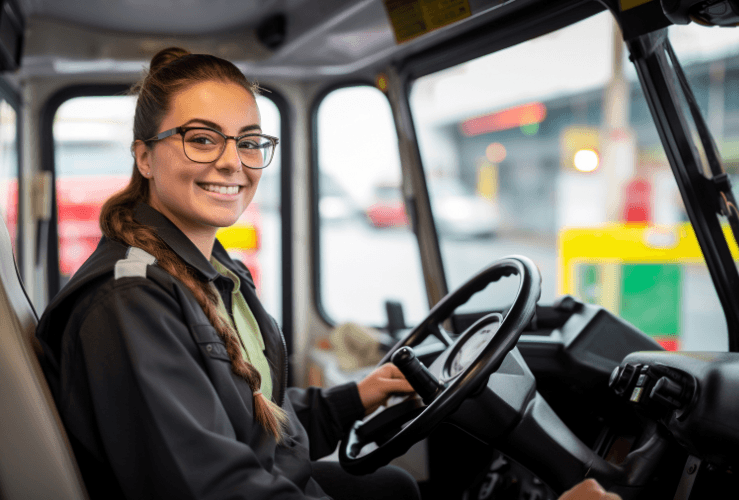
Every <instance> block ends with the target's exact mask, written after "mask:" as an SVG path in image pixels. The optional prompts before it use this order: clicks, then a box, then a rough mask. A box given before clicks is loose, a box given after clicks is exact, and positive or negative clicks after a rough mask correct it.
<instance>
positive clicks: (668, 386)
mask: <svg viewBox="0 0 739 500" xmlns="http://www.w3.org/2000/svg"><path fill="white" fill-rule="evenodd" d="M685 392H686V391H685V389H684V388H683V386H682V385H680V384H678V383H677V382H675V381H674V380H672V379H669V378H667V377H662V378H660V379H659V380H658V381H657V383H656V384H654V387H653V388H652V392H651V393H650V394H649V397H650V398H652V399H653V400H655V401H657V402H660V403H662V404H664V405H665V406H669V407H671V408H682V407H683V406H684V405H685V403H686V394H685ZM688 399H689V398H688Z"/></svg>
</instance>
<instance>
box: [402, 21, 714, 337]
mask: <svg viewBox="0 0 739 500" xmlns="http://www.w3.org/2000/svg"><path fill="white" fill-rule="evenodd" d="M613 29H614V27H613V22H612V19H611V17H610V15H609V14H608V13H602V14H599V15H597V16H594V17H592V18H589V19H587V20H584V21H582V22H580V23H578V24H575V25H573V26H570V27H567V28H565V29H562V30H560V31H557V32H554V33H551V34H549V35H545V36H542V37H540V38H537V39H535V40H532V41H530V42H527V43H525V44H522V45H519V46H516V47H512V48H510V49H507V50H503V51H501V52H498V53H495V54H491V55H488V56H485V57H481V58H479V59H476V60H473V61H470V62H468V63H465V64H461V65H459V66H456V67H453V68H450V69H448V70H445V71H441V72H438V73H436V74H432V75H428V76H426V77H423V78H420V79H419V80H417V81H416V82H415V83H414V84H413V87H412V91H411V107H412V110H413V114H414V123H415V124H416V127H417V132H418V135H419V144H420V148H421V155H422V158H423V162H424V167H425V169H426V172H427V174H428V176H429V188H430V189H429V194H430V196H431V206H432V210H433V211H434V218H435V221H436V225H437V230H438V233H439V236H440V244H441V250H442V257H443V259H444V265H445V270H446V273H447V280H448V282H449V286H450V288H451V289H453V288H455V287H457V286H459V285H460V284H462V283H463V282H464V281H465V280H467V279H468V278H469V277H470V276H472V275H473V274H474V273H475V272H477V271H479V270H480V269H481V268H483V267H484V266H486V265H488V264H490V263H491V262H492V261H493V260H495V259H498V258H500V257H503V256H506V255H510V254H522V255H526V256H528V257H530V258H532V260H534V262H535V263H536V264H537V265H538V267H539V269H540V271H541V274H542V280H543V281H542V296H541V301H540V303H541V304H543V305H551V304H552V303H553V302H554V300H555V299H556V298H557V297H558V296H561V295H563V294H571V295H573V296H576V297H578V298H580V299H581V300H583V301H586V302H590V303H596V304H600V305H602V306H603V307H605V308H606V309H609V310H611V311H612V312H614V313H615V314H617V315H619V316H620V317H622V318H624V319H627V320H628V321H630V322H632V323H633V324H635V325H636V326H637V327H638V328H640V329H641V330H642V331H644V332H645V333H647V334H649V335H651V336H653V337H654V338H655V339H657V340H658V341H659V342H660V343H661V344H662V345H663V346H665V347H666V348H668V349H677V348H685V349H691V350H697V349H711V350H714V349H723V350H726V349H727V347H728V337H727V330H726V323H725V320H724V317H723V314H722V313H721V309H720V305H719V302H718V298H717V296H716V293H715V291H714V289H713V286H712V283H711V280H710V277H709V276H708V273H707V271H706V267H705V263H704V262H703V259H702V256H701V254H700V251H699V249H698V247H697V242H696V241H695V236H694V234H693V232H692V229H691V228H690V225H689V224H688V223H687V222H686V220H687V219H686V216H685V209H684V207H683V204H682V201H681V199H680V195H679V192H678V189H677V186H676V183H675V180H674V178H673V177H672V173H671V170H670V167H669V165H668V163H667V160H666V157H665V154H664V151H663V149H662V146H661V143H660V141H659V137H658V135H657V131H656V129H655V127H654V123H653V121H652V119H651V116H650V113H649V109H648V107H647V105H646V102H645V100H644V96H643V94H642V92H641V89H640V87H639V84H638V82H637V81H636V79H635V77H634V76H633V72H630V71H625V73H624V74H617V76H616V77H614V76H613V68H612V66H613V65H612V60H613V57H621V54H620V53H618V52H616V51H614V47H613V45H612V38H613V34H612V33H613V32H612V30H613ZM583 40H587V41H588V42H587V43H583ZM614 52H615V53H614ZM441 186H443V189H441V188H440V187H441ZM516 284H517V279H515V278H509V279H508V282H507V283H501V284H497V283H496V284H494V285H491V286H490V287H488V290H487V291H486V293H483V294H478V296H476V297H473V300H471V301H470V302H469V303H468V304H467V305H466V306H465V308H464V309H465V310H466V311H469V312H472V311H475V312H479V311H485V310H496V309H498V310H500V309H505V307H506V306H507V305H508V304H509V303H510V301H511V300H512V294H513V293H514V286H515V285H516ZM697 290H700V293H701V294H702V295H701V297H702V300H700V301H699V300H696V295H695V294H696V293H697ZM699 304H700V305H699Z"/></svg>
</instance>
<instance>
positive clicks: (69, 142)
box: [54, 96, 282, 318]
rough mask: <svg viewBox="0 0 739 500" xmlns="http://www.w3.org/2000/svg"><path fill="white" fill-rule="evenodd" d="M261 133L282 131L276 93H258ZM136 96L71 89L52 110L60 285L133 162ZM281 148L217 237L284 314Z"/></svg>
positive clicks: (274, 310)
mask: <svg viewBox="0 0 739 500" xmlns="http://www.w3.org/2000/svg"><path fill="white" fill-rule="evenodd" d="M257 105H258V106H259V109H260V112H261V116H262V129H263V131H264V133H265V134H269V135H274V136H279V133H280V113H279V110H278V109H277V106H276V105H275V104H274V102H273V101H271V100H269V99H267V98H265V97H263V96H258V97H257ZM135 106H136V99H135V97H131V96H107V97H91V96H85V97H76V98H73V99H70V100H68V101H66V102H65V103H64V104H62V105H61V106H60V107H59V109H58V110H57V113H56V116H55V118H54V161H55V168H56V195H57V204H58V206H57V209H58V214H59V220H58V223H59V231H58V234H59V272H60V274H61V283H62V285H63V284H64V283H66V281H68V280H69V278H70V277H71V276H72V274H74V273H75V271H77V269H79V267H80V266H81V265H82V263H83V262H84V261H85V260H86V259H87V258H88V257H89V256H90V254H92V252H93V251H94V250H95V247H96V246H97V244H98V241H99V240H100V236H101V232H100V225H99V222H98V219H99V217H100V209H101V208H102V205H103V203H104V202H105V201H106V200H107V199H108V198H109V197H110V196H111V195H113V194H114V193H116V192H117V191H119V190H121V189H122V188H123V187H125V186H126V185H127V184H128V181H129V179H130V177H131V173H132V170H133V164H134V161H133V157H132V155H131V151H130V147H131V142H132V140H133V132H132V131H133V114H134V108H135ZM280 173H281V156H280V148H279V146H278V148H277V150H276V152H275V158H274V159H273V160H272V163H271V164H270V166H269V167H267V168H266V169H265V170H264V171H263V173H262V178H261V181H260V186H259V187H258V189H257V193H256V195H255V197H254V200H253V201H252V203H251V204H250V205H249V207H248V208H247V209H246V211H245V212H244V214H243V215H242V217H241V218H240V219H239V221H238V222H237V223H236V224H235V225H233V226H231V227H230V228H224V229H221V230H220V231H219V233H218V239H219V240H220V241H221V243H223V245H224V246H225V247H226V248H227V250H228V251H229V253H230V254H231V255H232V256H233V257H234V258H238V259H240V260H242V261H243V262H244V264H246V266H247V267H248V268H249V269H250V270H251V272H252V274H253V275H254V278H255V282H256V284H257V288H258V289H259V291H260V295H261V298H262V301H263V303H264V304H265V307H266V308H267V310H268V311H269V312H270V313H271V314H272V315H273V316H275V317H276V318H281V317H282V314H281V308H282V306H281V295H280V293H279V290H280V289H281V287H280V282H281V281H280V280H281V258H280V238H281V219H280V212H279V206H280V199H279V195H280V191H279V178H280Z"/></svg>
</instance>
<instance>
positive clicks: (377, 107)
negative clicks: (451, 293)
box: [317, 86, 428, 326]
mask: <svg viewBox="0 0 739 500" xmlns="http://www.w3.org/2000/svg"><path fill="white" fill-rule="evenodd" d="M317 124H318V125H317V132H318V135H317V140H318V183H317V184H318V197H317V203H318V207H317V213H318V228H319V229H318V234H319V238H320V243H319V247H320V255H319V273H320V274H319V297H320V303H321V305H322V307H323V309H324V311H325V313H326V314H327V315H328V319H329V320H331V321H334V322H344V321H357V322H360V323H364V324H369V325H375V326H385V325H386V324H387V312H386V303H387V302H388V301H393V302H399V303H400V304H401V305H402V306H403V308H404V315H405V320H406V322H407V323H408V324H414V323H415V322H418V321H420V320H421V319H422V318H423V316H424V315H425V313H426V312H427V311H428V305H427V302H426V293H425V291H424V288H423V274H422V271H421V263H420V256H419V252H418V244H417V243H416V239H415V236H414V234H413V232H412V231H411V228H410V225H409V220H408V214H407V213H406V210H405V203H404V201H403V197H402V195H401V190H400V179H401V172H400V159H399V153H398V139H397V135H396V132H395V125H394V123H393V118H392V114H391V111H390V105H389V103H388V101H387V99H386V97H385V95H384V94H382V92H380V91H379V90H377V89H376V88H374V87H369V86H357V87H348V88H341V89H338V90H334V91H333V92H331V93H330V94H328V95H327V96H326V97H325V98H324V99H323V101H322V102H321V104H320V106H319V107H318V116H317Z"/></svg>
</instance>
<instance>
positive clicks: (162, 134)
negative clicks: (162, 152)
mask: <svg viewBox="0 0 739 500" xmlns="http://www.w3.org/2000/svg"><path fill="white" fill-rule="evenodd" d="M190 130H208V131H210V132H215V133H216V134H218V135H220V136H221V137H223V148H222V149H221V152H220V153H218V156H217V157H216V158H215V159H214V160H211V161H198V160H193V159H192V158H190V156H189V155H188V154H187V148H186V147H185V133H186V132H189V131H190ZM175 134H180V135H181V136H182V151H183V152H184V153H185V156H187V158H188V160H190V161H194V162H195V163H213V162H214V161H218V159H219V158H220V157H221V156H223V152H224V151H225V150H226V141H228V140H229V139H233V140H234V141H235V142H236V145H237V148H238V144H239V141H240V140H241V139H243V138H244V137H264V138H265V139H267V140H269V141H270V142H271V143H272V154H271V155H270V156H269V159H268V160H267V161H265V162H264V166H262V167H252V166H251V165H247V164H246V163H244V160H241V156H239V160H241V164H242V165H243V166H245V167H246V168H250V169H252V170H262V169H263V168H267V167H268V166H269V165H270V163H272V160H273V159H274V157H275V149H277V145H278V144H279V143H280V139H279V138H278V137H274V136H271V135H267V134H255V133H248V134H243V135H239V136H234V135H226V134H224V133H223V132H220V131H218V130H216V129H214V128H210V127H175V128H171V129H169V130H165V131H164V132H160V133H159V134H157V135H155V136H154V137H152V138H151V139H146V140H145V141H144V142H145V143H149V142H153V141H161V140H162V139H166V138H167V137H171V136H173V135H175Z"/></svg>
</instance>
